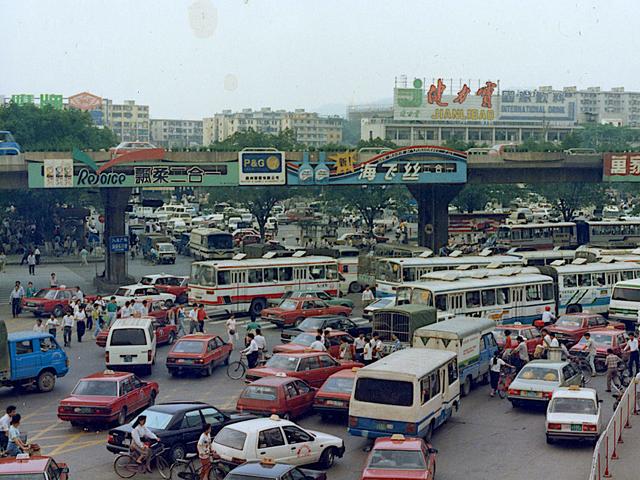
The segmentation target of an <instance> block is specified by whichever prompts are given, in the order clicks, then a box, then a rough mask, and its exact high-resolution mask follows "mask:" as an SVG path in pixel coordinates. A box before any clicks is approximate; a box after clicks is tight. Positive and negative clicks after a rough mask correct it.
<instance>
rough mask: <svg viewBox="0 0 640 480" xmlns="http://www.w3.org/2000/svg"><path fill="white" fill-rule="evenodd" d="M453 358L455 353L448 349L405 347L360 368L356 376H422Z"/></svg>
mask: <svg viewBox="0 0 640 480" xmlns="http://www.w3.org/2000/svg"><path fill="white" fill-rule="evenodd" d="M453 358H456V354H455V352H452V351H449V350H435V349H431V348H405V349H403V350H398V351H397V352H393V353H391V354H389V355H387V356H386V357H383V358H382V359H380V360H378V361H377V362H374V363H372V364H370V365H367V366H366V367H363V368H361V369H360V370H358V378H360V375H362V376H364V377H367V378H370V375H371V374H373V376H372V377H371V378H375V375H377V374H381V373H383V374H385V375H388V374H389V373H394V374H397V375H399V376H402V375H405V376H406V375H408V376H418V377H422V376H423V375H424V374H425V372H431V371H433V370H434V369H436V368H438V367H441V366H442V365H444V364H445V363H447V362H448V361H449V360H451V359H453Z"/></svg>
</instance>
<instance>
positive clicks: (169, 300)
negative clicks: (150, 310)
mask: <svg viewBox="0 0 640 480" xmlns="http://www.w3.org/2000/svg"><path fill="white" fill-rule="evenodd" d="M113 296H114V297H116V303H117V304H118V306H119V307H122V306H124V304H125V303H126V302H127V301H129V300H137V301H139V302H142V301H143V300H146V301H147V302H156V301H159V300H161V301H163V302H164V303H165V305H166V306H167V307H171V306H172V305H173V304H174V302H175V301H176V296H175V295H173V294H171V293H164V292H161V291H159V290H158V289H157V288H155V287H150V286H149V285H142V284H140V283H137V284H134V285H125V286H122V287H120V288H119V289H118V290H116V292H115V293H114V294H113ZM106 298H109V297H106Z"/></svg>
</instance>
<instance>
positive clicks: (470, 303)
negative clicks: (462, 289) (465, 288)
mask: <svg viewBox="0 0 640 480" xmlns="http://www.w3.org/2000/svg"><path fill="white" fill-rule="evenodd" d="M465 300H466V302H467V308H470V307H479V306H480V292H479V291H477V290H476V291H472V292H467V293H466V294H465Z"/></svg>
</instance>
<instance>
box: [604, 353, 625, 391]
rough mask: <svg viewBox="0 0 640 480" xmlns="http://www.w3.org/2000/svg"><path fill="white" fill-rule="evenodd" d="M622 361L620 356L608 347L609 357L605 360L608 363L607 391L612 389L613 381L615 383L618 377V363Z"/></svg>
mask: <svg viewBox="0 0 640 480" xmlns="http://www.w3.org/2000/svg"><path fill="white" fill-rule="evenodd" d="M621 361H622V360H621V359H620V357H619V356H617V355H616V354H615V353H613V349H611V348H607V358H606V359H605V361H604V362H605V364H606V365H607V392H610V391H611V382H614V385H615V383H616V380H617V379H618V364H619V363H620V362H621Z"/></svg>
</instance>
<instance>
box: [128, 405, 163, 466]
mask: <svg viewBox="0 0 640 480" xmlns="http://www.w3.org/2000/svg"><path fill="white" fill-rule="evenodd" d="M146 423H147V417H145V416H144V415H140V416H139V417H138V419H137V420H136V423H135V425H134V428H133V430H132V431H131V449H132V450H134V451H136V452H138V453H139V454H140V456H139V457H138V459H137V460H136V462H138V463H142V462H145V466H146V467H147V471H148V472H151V451H150V449H149V447H147V446H146V445H145V444H144V440H145V439H149V440H156V441H159V440H160V439H159V438H158V437H157V436H156V434H155V433H153V432H152V431H151V430H149V429H148V428H147V427H146V426H145V424H146Z"/></svg>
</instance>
